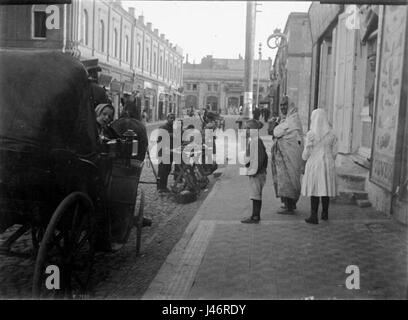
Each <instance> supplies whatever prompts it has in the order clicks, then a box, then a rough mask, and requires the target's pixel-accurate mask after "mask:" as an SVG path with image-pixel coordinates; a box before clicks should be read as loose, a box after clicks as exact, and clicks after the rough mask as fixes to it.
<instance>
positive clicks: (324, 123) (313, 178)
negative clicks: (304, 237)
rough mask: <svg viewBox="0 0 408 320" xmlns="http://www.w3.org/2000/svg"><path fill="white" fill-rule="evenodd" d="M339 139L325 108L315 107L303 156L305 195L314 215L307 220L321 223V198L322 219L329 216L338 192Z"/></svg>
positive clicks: (303, 186) (303, 187) (303, 191)
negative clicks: (336, 160)
mask: <svg viewBox="0 0 408 320" xmlns="http://www.w3.org/2000/svg"><path fill="white" fill-rule="evenodd" d="M336 156H337V138H336V136H335V134H334V133H333V131H332V130H331V128H330V125H329V121H328V120H327V115H326V112H325V110H324V109H320V108H319V109H315V110H314V111H313V112H312V115H311V124H310V131H309V132H308V133H307V134H306V144H305V149H304V150H303V154H302V158H303V160H306V161H307V162H306V168H305V174H304V176H303V180H302V195H303V196H306V197H310V199H311V200H310V202H311V214H310V217H309V218H307V219H305V221H306V222H307V223H311V224H318V223H319V219H318V209H319V200H320V199H321V200H322V207H323V210H322V220H327V219H328V218H329V202H330V197H335V196H336V195H337V190H336V189H337V188H336V169H335V159H336Z"/></svg>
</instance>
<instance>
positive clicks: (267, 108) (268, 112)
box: [264, 107, 271, 122]
mask: <svg viewBox="0 0 408 320" xmlns="http://www.w3.org/2000/svg"><path fill="white" fill-rule="evenodd" d="M270 115H271V112H270V110H269V107H266V108H265V109H264V120H265V122H268V120H269V116H270Z"/></svg>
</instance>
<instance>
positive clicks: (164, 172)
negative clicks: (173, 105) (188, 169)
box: [157, 113, 176, 193]
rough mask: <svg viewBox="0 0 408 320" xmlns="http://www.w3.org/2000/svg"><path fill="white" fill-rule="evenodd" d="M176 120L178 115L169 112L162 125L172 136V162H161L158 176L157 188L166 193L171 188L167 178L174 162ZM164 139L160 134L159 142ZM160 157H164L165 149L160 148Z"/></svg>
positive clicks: (170, 147)
mask: <svg viewBox="0 0 408 320" xmlns="http://www.w3.org/2000/svg"><path fill="white" fill-rule="evenodd" d="M174 120H176V116H175V114H174V113H169V114H168V115H167V122H166V123H165V124H164V125H162V126H161V127H160V129H162V130H165V131H167V132H168V134H169V136H170V146H168V147H169V149H170V151H169V152H170V163H163V159H162V160H161V161H160V160H159V161H160V162H159V170H158V174H157V175H158V177H157V190H158V191H159V193H166V192H169V191H170V190H169V189H168V188H167V180H168V178H169V174H170V172H171V166H172V163H173V152H172V151H171V150H172V149H173V122H174ZM160 141H162V137H161V136H159V138H158V140H157V142H160ZM158 157H159V159H160V158H161V157H163V150H162V149H160V150H159V152H158Z"/></svg>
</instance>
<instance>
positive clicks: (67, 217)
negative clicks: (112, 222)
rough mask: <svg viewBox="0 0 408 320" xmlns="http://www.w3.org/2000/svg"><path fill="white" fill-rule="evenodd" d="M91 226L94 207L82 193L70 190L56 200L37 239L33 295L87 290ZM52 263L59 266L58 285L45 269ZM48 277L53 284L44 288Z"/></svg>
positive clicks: (73, 293)
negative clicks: (47, 220) (46, 224)
mask: <svg viewBox="0 0 408 320" xmlns="http://www.w3.org/2000/svg"><path fill="white" fill-rule="evenodd" d="M94 226H95V223H94V207H93V204H92V201H91V199H90V198H89V197H88V196H87V195H86V194H85V193H82V192H73V193H71V194H70V195H68V196H67V197H66V198H65V199H64V200H63V201H62V202H61V203H60V204H59V206H58V207H57V209H56V210H55V212H54V214H53V215H52V217H51V219H50V221H49V223H48V226H47V228H46V230H45V233H44V236H43V238H42V241H41V243H40V247H39V251H38V255H37V258H36V263H35V269H34V278H33V288H32V290H33V295H34V297H41V296H57V297H68V298H72V297H75V296H80V295H84V294H85V293H86V290H87V287H88V283H89V280H90V276H91V271H92V265H93V255H94V239H95V237H94V235H95V233H94ZM51 265H54V266H57V267H58V269H59V288H58V285H57V284H56V282H55V281H54V280H55V278H53V279H50V277H51V275H50V274H46V273H45V272H46V270H47V267H48V266H51ZM53 270H55V269H53ZM53 275H54V276H55V273H54V274H53ZM47 281H52V284H53V285H54V286H56V288H55V287H54V289H53V288H51V289H50V288H48V289H47V284H48V286H49V284H50V283H48V282H47Z"/></svg>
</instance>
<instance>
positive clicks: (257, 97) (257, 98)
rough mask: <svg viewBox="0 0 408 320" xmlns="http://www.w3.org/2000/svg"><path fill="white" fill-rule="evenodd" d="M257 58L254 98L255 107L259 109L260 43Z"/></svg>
mask: <svg viewBox="0 0 408 320" xmlns="http://www.w3.org/2000/svg"><path fill="white" fill-rule="evenodd" d="M258 53H259V58H258V79H257V82H256V97H255V99H256V100H255V101H256V103H255V105H256V106H257V107H258V108H259V76H260V72H261V60H262V43H259V51H258Z"/></svg>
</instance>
